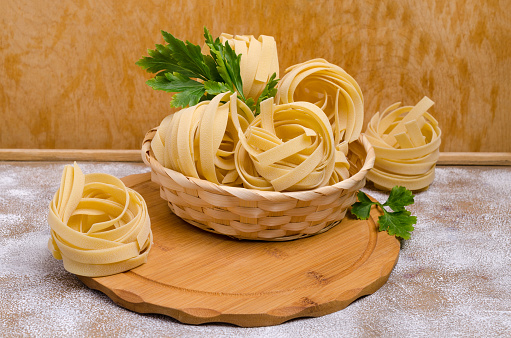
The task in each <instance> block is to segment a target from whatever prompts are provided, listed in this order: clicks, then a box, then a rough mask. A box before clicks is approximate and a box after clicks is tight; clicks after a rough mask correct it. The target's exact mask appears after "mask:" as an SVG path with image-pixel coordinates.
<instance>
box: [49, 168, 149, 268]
mask: <svg viewBox="0 0 511 338" xmlns="http://www.w3.org/2000/svg"><path fill="white" fill-rule="evenodd" d="M49 207H50V211H49V214H48V223H49V225H50V228H51V238H50V239H49V241H48V249H49V250H50V252H51V253H52V254H53V257H55V258H56V259H62V260H63V262H64V268H65V269H66V270H67V271H69V272H71V273H74V274H77V275H82V276H89V277H98V276H107V275H112V274H116V273H120V272H123V271H127V270H130V269H133V268H135V267H137V266H139V265H141V264H143V263H145V262H146V261H147V256H148V254H149V250H150V249H151V246H152V238H153V237H152V232H151V222H150V220H149V214H148V212H147V205H146V203H145V201H144V199H143V198H142V196H141V195H140V194H139V193H138V192H136V191H135V190H132V189H130V188H127V187H126V186H125V185H124V183H123V182H122V181H121V180H119V179H118V178H116V177H114V176H111V175H107V174H88V175H84V174H83V173H82V171H81V170H80V168H79V167H78V165H77V164H76V163H75V164H74V166H66V167H65V169H64V172H63V175H62V181H61V185H60V188H59V190H58V191H57V192H56V194H55V196H54V198H53V200H52V201H51V202H50V206H49Z"/></svg>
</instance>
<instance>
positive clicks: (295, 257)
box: [79, 173, 400, 327]
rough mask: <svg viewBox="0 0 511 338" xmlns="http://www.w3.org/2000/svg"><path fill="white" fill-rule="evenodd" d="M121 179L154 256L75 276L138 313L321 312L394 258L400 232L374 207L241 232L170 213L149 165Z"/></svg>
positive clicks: (198, 316)
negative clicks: (271, 238)
mask: <svg viewBox="0 0 511 338" xmlns="http://www.w3.org/2000/svg"><path fill="white" fill-rule="evenodd" d="M123 181H124V182H125V183H126V185H127V186H130V187H132V188H133V189H135V190H136V191H138V192H139V193H141V194H142V196H143V197H144V199H145V200H146V202H147V205H148V207H149V216H150V217H151V224H152V231H153V235H154V245H153V247H152V248H151V252H150V253H149V258H148V261H147V263H146V264H144V265H142V266H140V267H137V268H135V269H133V270H131V271H128V272H124V273H120V274H117V275H112V276H107V277H97V278H90V277H83V276H80V277H79V278H80V279H81V280H82V281H83V282H84V283H85V284H86V285H87V286H89V287H90V288H92V289H97V290H100V291H102V292H104V293H105V294H106V295H107V296H108V297H110V298H111V299H112V300H113V301H114V302H116V303H117V304H119V305H121V306H123V307H125V308H127V309H130V310H132V311H136V312H139V313H160V314H164V315H168V316H171V317H173V318H175V319H177V320H179V321H181V322H183V323H189V324H201V323H207V322H223V323H231V324H235V325H239V326H245V327H252V326H267V325H276V324H280V323H282V322H284V321H287V320H289V319H292V318H298V317H317V316H322V315H325V314H328V313H332V312H335V311H338V310H341V309H343V308H345V307H346V306H348V305H349V304H350V303H351V302H353V301H354V300H355V299H357V298H359V297H361V296H363V295H367V294H371V293H373V292H375V291H376V290H377V289H378V288H380V287H381V286H382V285H383V284H384V283H385V282H386V281H387V279H388V277H389V275H390V273H391V271H392V269H393V267H394V265H395V264H396V262H397V259H398V255H399V249H400V244H399V241H398V240H397V239H396V238H395V237H393V236H389V235H387V233H385V232H378V230H377V226H376V224H375V219H377V217H378V216H379V214H378V211H377V210H375V209H373V211H372V212H371V218H370V219H369V220H367V221H361V220H356V219H354V218H352V216H347V217H346V218H345V219H344V220H343V221H342V222H341V223H340V224H338V225H337V226H335V227H333V228H332V229H330V230H329V231H327V232H325V233H322V234H320V235H316V236H312V237H308V238H303V239H299V240H294V241H288V242H260V241H242V240H237V239H231V238H229V237H225V236H221V235H216V234H213V233H209V232H206V231H203V230H200V229H198V228H196V227H194V226H192V225H190V224H188V223H186V222H184V221H182V220H181V219H180V218H178V217H177V216H175V215H174V214H172V213H171V211H170V209H169V208H168V206H167V204H166V201H164V200H163V199H161V198H160V192H159V187H158V186H157V185H156V184H155V183H153V182H151V181H150V174H149V173H147V174H139V175H132V176H127V177H125V178H123ZM348 215H349V213H348Z"/></svg>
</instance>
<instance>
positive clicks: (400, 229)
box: [378, 210, 417, 239]
mask: <svg viewBox="0 0 511 338" xmlns="http://www.w3.org/2000/svg"><path fill="white" fill-rule="evenodd" d="M378 223H379V224H380V231H387V232H388V234H389V235H391V236H394V235H395V236H396V237H401V238H403V239H409V238H410V235H411V232H412V231H413V230H414V227H413V224H415V223H417V217H416V216H411V213H410V211H408V210H401V211H396V212H384V213H383V215H381V216H380V217H378Z"/></svg>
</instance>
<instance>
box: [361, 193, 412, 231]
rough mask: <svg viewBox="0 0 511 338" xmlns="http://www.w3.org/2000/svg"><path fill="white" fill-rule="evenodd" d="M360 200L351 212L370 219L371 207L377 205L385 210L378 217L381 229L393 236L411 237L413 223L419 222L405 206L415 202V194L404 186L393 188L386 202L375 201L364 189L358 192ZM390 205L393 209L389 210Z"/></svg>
mask: <svg viewBox="0 0 511 338" xmlns="http://www.w3.org/2000/svg"><path fill="white" fill-rule="evenodd" d="M357 197H358V202H355V203H354V204H353V205H352V207H351V213H352V214H353V215H355V216H356V217H357V218H358V219H368V218H369V214H370V212H371V207H372V206H373V205H376V206H377V207H380V209H381V210H382V211H383V215H381V216H380V217H379V218H378V224H379V230H380V231H387V233H388V234H389V235H391V236H394V235H395V236H396V237H401V238H403V239H409V238H410V235H411V232H412V231H413V230H414V227H413V224H416V223H417V217H416V216H411V213H410V212H409V211H408V210H406V209H405V206H407V205H411V204H413V203H414V198H413V194H412V192H411V191H409V190H408V189H406V188H404V187H398V186H395V187H394V188H392V190H391V192H390V195H389V198H388V199H387V201H386V202H385V203H384V204H381V203H380V202H373V201H371V199H369V197H368V196H367V195H366V194H365V193H364V192H362V191H359V192H358V195H357ZM386 206H388V207H389V208H391V209H392V210H393V211H392V212H390V211H387V210H386V209H385V207H386Z"/></svg>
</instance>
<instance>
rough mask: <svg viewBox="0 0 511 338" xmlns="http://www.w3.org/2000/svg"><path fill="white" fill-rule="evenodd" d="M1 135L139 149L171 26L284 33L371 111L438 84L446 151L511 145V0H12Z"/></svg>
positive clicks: (5, 31) (288, 58) (182, 31)
mask: <svg viewBox="0 0 511 338" xmlns="http://www.w3.org/2000/svg"><path fill="white" fill-rule="evenodd" d="M0 20H1V26H0V28H1V29H0V115H1V119H2V122H1V123H0V148H41V149H52V148H56V149H69V148H82V149H96V148H104V149H137V148H139V147H140V145H141V141H142V139H143V136H144V134H145V132H146V131H147V130H148V129H150V128H151V127H154V126H156V125H158V124H159V122H160V120H161V119H162V118H163V117H164V116H166V115H167V114H168V113H169V112H170V108H169V101H170V98H169V96H168V94H166V93H160V92H155V91H153V90H152V89H151V88H149V87H148V86H147V85H146V84H145V80H146V79H148V78H149V77H150V76H149V75H148V74H145V72H144V71H143V70H142V69H140V68H139V67H138V66H136V65H135V62H136V61H137V60H138V59H139V58H140V57H141V56H144V55H146V50H147V48H153V47H154V44H155V43H162V38H161V35H160V29H163V30H166V31H168V32H171V33H173V34H174V35H175V36H177V37H179V38H181V39H188V40H190V41H192V42H194V43H202V41H203V40H202V27H203V26H206V27H208V28H209V29H210V31H211V32H212V34H213V35H219V34H220V33H221V32H229V33H233V34H254V35H256V36H258V35H259V34H266V35H272V36H274V37H275V38H276V40H277V44H278V48H279V59H280V64H281V71H283V70H284V69H285V67H287V66H290V65H292V64H295V63H297V62H302V61H305V60H308V59H311V58H316V57H322V58H325V59H327V60H329V61H330V62H333V63H336V64H338V65H340V66H341V67H343V68H344V69H346V70H347V71H348V73H350V74H351V75H353V76H354V77H355V79H356V80H357V81H358V83H359V84H360V86H361V88H362V90H363V92H364V96H365V109H366V118H365V120H366V123H367V121H368V120H369V118H370V116H371V115H372V114H373V113H374V112H376V111H378V110H382V109H384V108H385V107H387V106H388V105H389V104H391V103H393V102H395V101H402V102H404V103H405V104H410V105H413V104H415V103H416V102H418V101H419V100H420V99H421V98H422V97H423V96H424V95H427V96H429V97H430V98H432V99H433V100H434V101H435V102H436V104H435V106H434V109H433V110H432V113H433V114H434V116H436V117H437V119H438V120H439V122H440V126H441V128H442V130H443V144H442V147H441V150H443V151H482V152H510V151H511V142H510V141H509V134H510V129H511V111H510V107H511V1H505V0H503V1H498V0H484V1H480V0H456V1H450V0H445V1H442V0H436V1H435V0H403V1H381V0H361V1H335V0H331V1H326V0H325V1H313V0H311V1H308V0H294V1H292V0H278V1H256V0H250V1H235V0H231V1H228V0H217V1H204V0H203V1H200V0H172V1H163V0H162V1H159V0H152V1H138V0H124V1H112V0H110V1H109V0H106V1H100V0H74V1H72V0H62V1H57V2H51V4H50V3H48V2H46V1H37V0H2V10H1V11H0Z"/></svg>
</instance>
